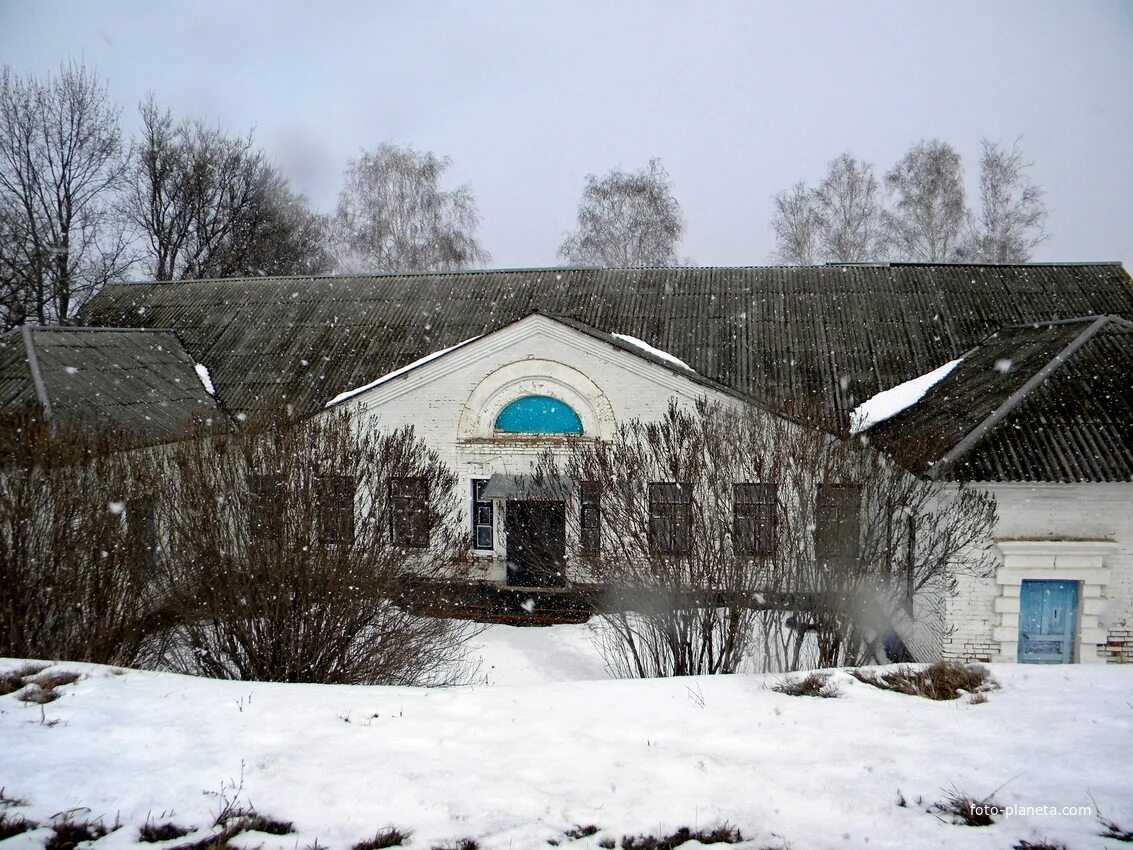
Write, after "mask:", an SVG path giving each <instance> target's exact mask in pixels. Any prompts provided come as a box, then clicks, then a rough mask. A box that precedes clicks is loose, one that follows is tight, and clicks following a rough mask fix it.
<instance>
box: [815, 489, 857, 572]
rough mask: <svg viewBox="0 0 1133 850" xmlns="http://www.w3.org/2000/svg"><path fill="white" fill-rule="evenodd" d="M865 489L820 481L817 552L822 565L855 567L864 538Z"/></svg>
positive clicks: (845, 567)
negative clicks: (863, 502)
mask: <svg viewBox="0 0 1133 850" xmlns="http://www.w3.org/2000/svg"><path fill="white" fill-rule="evenodd" d="M861 506H862V491H861V488H860V487H856V486H853V485H849V484H820V485H819V487H818V496H817V503H816V505H815V517H814V519H815V523H814V524H815V531H814V555H815V559H816V560H817V561H818V564H819V566H821V567H826V568H829V569H853V568H854V567H855V566H856V565H857V563H858V548H859V543H860V539H861V513H860V512H861Z"/></svg>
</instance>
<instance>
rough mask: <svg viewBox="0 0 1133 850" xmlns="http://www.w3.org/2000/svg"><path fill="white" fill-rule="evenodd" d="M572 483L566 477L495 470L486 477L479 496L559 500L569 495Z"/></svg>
mask: <svg viewBox="0 0 1133 850" xmlns="http://www.w3.org/2000/svg"><path fill="white" fill-rule="evenodd" d="M573 486H574V485H573V483H572V482H571V481H570V479H568V478H542V479H537V478H536V477H535V476H534V475H507V474H505V473H502V472H496V473H494V474H493V475H492V477H491V478H489V479H488V483H487V484H485V485H484V489H483V490H481V491H480V498H481V499H484V500H485V501H487V500H494V499H521V500H527V501H533V502H561V501H564V500H565V499H566V498H567V496H569V495H570V493H571V490H572V489H573Z"/></svg>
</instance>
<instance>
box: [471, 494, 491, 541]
mask: <svg viewBox="0 0 1133 850" xmlns="http://www.w3.org/2000/svg"><path fill="white" fill-rule="evenodd" d="M487 486H488V479H486V478H473V479H472V546H473V548H475V549H487V550H491V549H493V548H495V545H494V528H495V511H494V509H493V505H492V500H491V499H485V498H483V493H484V488H485V487H487Z"/></svg>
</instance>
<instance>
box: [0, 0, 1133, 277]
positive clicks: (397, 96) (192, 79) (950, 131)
mask: <svg viewBox="0 0 1133 850" xmlns="http://www.w3.org/2000/svg"><path fill="white" fill-rule="evenodd" d="M67 57H76V58H83V59H85V60H86V62H87V63H88V64H92V65H94V66H95V67H96V68H97V70H98V71H99V72H100V73H101V74H102V75H103V76H104V77H106V78H107V79H108V81H109V86H110V91H111V93H112V95H113V96H114V97H115V98H116V99H117V100H118V101H119V102H120V103H121V104H122V106H123V107H124V110H123V119H124V124H125V125H126V127H127V129H128V130H129V131H131V132H132V131H133V130H134V128H135V127H136V124H137V122H136V105H137V103H138V101H139V100H140V99H141V98H142V97H143V96H144V95H145V94H146V93H147V92H149V91H152V92H154V93H155V94H156V95H157V97H158V99H159V100H160V101H161V102H162V103H163V104H165V105H168V106H169V107H171V108H172V109H173V110H174V111H175V112H176V113H180V114H186V113H193V114H199V115H202V116H206V117H208V118H211V119H215V120H218V121H219V122H220V123H221V124H223V125H224V126H225V127H226V128H228V129H229V130H233V131H237V130H240V131H243V130H246V129H248V128H249V127H252V126H254V127H255V129H256V135H257V138H258V140H259V142H260V144H262V145H263V147H265V148H266V149H267V151H268V152H269V153H270V154H271V155H272V156H273V157H274V158H275V159H276V160H277V161H278V162H279V164H280V165H281V166H282V167H283V169H284V171H285V172H286V173H287V174H288V175H289V176H290V178H291V180H292V181H293V184H294V185H295V187H296V188H298V189H299V190H300V191H302V192H304V193H306V194H307V195H308V196H309V197H310V198H311V200H312V202H313V203H314V205H315V206H316V207H317V208H319V209H321V210H323V211H329V210H330V209H332V208H333V206H334V202H335V199H336V197H337V194H338V189H339V185H340V179H341V173H342V169H343V166H344V165H345V163H346V160H347V159H348V158H349V157H351V156H352V155H354V154H356V153H357V151H358V150H359V149H360V148H362V147H373V146H375V145H377V144H378V143H380V142H382V141H393V142H396V143H400V144H412V145H414V146H416V147H418V148H423V149H429V150H432V151H435V152H437V153H439V154H444V155H448V156H450V157H452V160H453V167H452V169H451V172H450V179H451V181H452V182H453V183H454V184H455V183H468V184H470V185H471V187H472V189H473V191H474V192H475V195H476V198H477V200H478V202H479V207H480V213H481V216H482V223H481V228H480V237H481V241H482V242H483V244H484V245H485V247H486V248H487V249H488V250H489V251H491V253H492V265H493V266H498V267H512V266H528V265H548V264H553V263H554V262H556V260H555V250H556V248H557V247H558V244H559V243H560V242H561V240H562V236H563V234H564V232H565V231H566V230H568V229H569V228H570V227H571V226H572V225H573V223H574V216H575V211H576V209H577V204H578V198H579V194H580V191H581V187H582V180H583V176H584V175H585V174H586V173H587V172H602V171H605V170H607V169H609V168H610V167H612V166H615V165H622V166H623V167H626V168H633V167H638V166H641V165H642V164H644V163H645V162H646V161H647V160H648V159H649V157H651V156H660V157H661V158H662V159H663V160H664V162H665V165H666V167H667V168H668V170H669V172H670V174H671V175H672V178H673V183H674V187H675V191H676V195H677V197H678V199H679V201H680V202H681V204H682V206H683V207H684V211H685V216H686V218H687V220H688V234H687V237H686V239H685V244H684V247H683V252H682V253H683V254H685V255H687V256H688V257H689V258H690V259H691V260H692V261H693V262H695V263H697V264H701V265H714V264H719V265H732V264H759V263H764V262H767V260H768V257H769V254H770V252H771V249H772V236H771V232H770V228H769V225H768V222H769V219H770V215H771V200H770V198H771V195H772V194H773V193H774V192H776V191H778V190H779V189H782V188H785V187H787V186H789V185H790V184H791V183H793V182H794V181H796V180H799V179H804V180H808V181H812V180H814V179H815V178H817V177H818V176H819V175H820V174H821V173H822V171H823V170H824V168H825V165H826V163H827V162H828V161H829V160H830V159H832V158H833V157H834V156H836V155H837V154H838V153H840V152H841V151H843V150H849V151H851V152H853V153H854V154H856V155H857V156H860V157H864V158H866V159H868V160H870V161H872V162H874V163H875V165H876V166H877V168H878V170H879V171H884V170H885V169H887V168H888V167H889V166H890V165H891V164H892V163H893V162H894V161H895V160H896V159H897V158H898V157H899V156H900V155H901V154H902V153H903V152H904V150H905V149H907V148H908V147H909V146H910V145H911V144H913V143H914V142H916V141H918V140H919V139H922V138H933V137H936V138H940V139H944V140H946V141H948V142H951V143H952V144H953V145H954V146H955V147H956V148H957V149H958V150H959V151H960V152H961V154H963V156H964V161H965V167H966V169H965V170H966V174H967V179H968V184H969V187H970V188H974V181H975V178H976V164H977V157H978V153H979V141H980V138H981V137H984V136H986V137H989V138H991V139H995V140H1001V141H1004V142H1010V141H1012V140H1013V139H1014V138H1015V137H1017V136H1021V137H1022V140H1023V148H1024V151H1025V153H1026V154H1027V155H1028V157H1029V158H1031V159H1033V160H1034V162H1035V166H1034V168H1033V169H1032V174H1033V177H1034V179H1035V180H1036V181H1037V182H1038V183H1039V184H1040V185H1042V186H1043V187H1044V188H1045V189H1046V190H1047V193H1048V194H1047V204H1048V207H1049V209H1050V222H1049V229H1050V231H1051V233H1052V236H1051V238H1050V239H1049V240H1048V241H1047V242H1046V243H1045V244H1044V245H1042V246H1041V247H1040V248H1039V250H1038V253H1037V255H1036V257H1035V259H1037V260H1123V261H1124V262H1125V264H1126V267H1127V268H1131V269H1133V2H1129V0H1112V2H1063V3H1042V2H995V3H990V2H972V3H968V2H944V3H942V2H939V0H933V2H924V3H918V2H896V3H888V2H884V3H883V2H874V3H865V2H862V3H849V2H839V3H754V2H752V3H713V2H698V3H680V2H648V3H647V2H623V3H616V4H614V3H606V2H601V3H568V2H553V3H552V2H546V3H543V2H531V0H525V1H524V2H514V3H510V2H481V3H475V4H473V3H408V2H405V3H400V4H393V3H377V2H366V3H363V2H357V3H355V2H328V3H322V4H315V3H310V4H301V3H266V2H264V3H257V2H200V1H199V0H194V2H185V3H176V4H174V3H157V2H153V0H148V1H147V2H114V3H108V2H97V0H85V2H50V3H47V2H40V3H32V2H22V0H0V62H3V63H5V64H9V65H12V66H13V67H14V68H16V69H17V70H20V71H36V72H45V71H49V70H52V69H53V68H55V67H57V65H58V63H59V61H60V60H61V59H64V58H67Z"/></svg>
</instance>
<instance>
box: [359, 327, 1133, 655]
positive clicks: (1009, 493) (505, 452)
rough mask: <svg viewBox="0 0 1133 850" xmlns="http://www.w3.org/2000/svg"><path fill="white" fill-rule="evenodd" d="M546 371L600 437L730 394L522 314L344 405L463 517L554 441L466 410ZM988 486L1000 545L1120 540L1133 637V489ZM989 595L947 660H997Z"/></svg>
mask: <svg viewBox="0 0 1133 850" xmlns="http://www.w3.org/2000/svg"><path fill="white" fill-rule="evenodd" d="M525 363H530V368H524V366H523V365H522V364H525ZM516 364H520V365H518V366H517V365H516ZM548 368H550V369H551V370H552V371H555V372H556V373H561V375H560V377H562V379H563V380H564V381H565V382H566V383H567V384H569V385H570V386H571V388H572V390H571V391H572V392H575V393H577V394H578V396H579V400H578V402H577V403H578V404H579V406H580V407H585V408H588V409H579V410H578V412H579V414H580V415H582V416H583V419H584V421H587V419H588V417H589V419H590V420H591V424H592V425H593V426H594V427H597V428H598V429H599V430H600V431H601V432H603V433H610V432H612V429H613V427H614V425H615V424H616V423H617V422H621V421H624V420H626V419H630V418H633V417H642V418H645V419H656V418H659V417H661V416H662V415H663V414H664V413H665V411H666V409H667V408H668V405H669V399H670V398H672V397H677V398H678V399H679V400H681V401H682V402H683V403H686V404H691V403H692V402H693V401H694V400H695V399H697V398H698V397H701V396H703V395H708V396H709V397H711V398H713V399H715V400H719V401H722V402H724V403H734V401H733V399H732V398H731V397H730V396H727V395H723V394H719V393H716V392H714V391H712V390H710V389H708V388H706V387H704V386H703V385H701V384H698V383H695V382H693V381H692V380H689V379H688V378H685V377H682V376H681V375H679V374H675V373H674V372H673V371H672V370H669V369H666V368H664V367H662V366H658V365H655V364H653V363H650V362H647V361H645V360H643V359H641V358H639V357H636V356H634V355H633V354H630V353H627V352H625V351H623V350H621V349H618V348H615V347H614V346H611V345H609V344H608V343H606V342H604V341H602V340H598V339H595V338H593V337H590V336H588V335H586V334H583V333H580V332H578V331H576V330H574V329H572V328H567V327H566V326H564V325H562V324H561V323H558V322H555V321H553V320H552V319H549V318H547V317H544V316H530V317H528V318H526V319H523V320H521V321H520V322H517V323H516V324H515V325H511V326H509V327H508V328H505V329H504V330H502V331H499V332H497V333H495V334H492V335H490V336H488V337H485V338H483V339H482V340H478V341H477V342H475V343H472V344H470V345H468V346H465V347H464V348H462V349H459V350H457V351H454V352H452V353H450V354H449V355H446V356H445V357H443V358H439V359H437V360H435V361H433V362H432V363H430V364H427V365H425V366H423V367H421V368H419V369H416V370H414V371H412V372H410V373H408V374H406V375H404V376H401V377H398V378H395V379H393V380H391V381H389V382H387V383H385V384H382V385H380V386H378V387H376V388H374V389H372V390H369V391H367V392H366V393H363V394H361V395H359V396H357V397H356V398H354V399H351V400H350V401H349V402H346V406H347V407H349V408H350V409H352V410H354V411H355V412H359V413H361V414H362V416H363V417H364V418H365V419H366V420H368V421H370V422H371V423H373V427H381V428H396V427H400V426H402V425H405V424H412V425H413V426H414V427H415V428H416V429H417V433H418V434H419V435H420V436H421V437H423V438H424V439H425V441H426V442H427V443H428V444H429V445H430V446H431V447H432V448H434V449H435V450H437V451H438V452H439V453H440V455H441V457H442V459H443V460H444V461H445V462H446V463H448V464H449V465H450V466H451V467H452V468H453V470H454V471H455V472H456V473H457V475H458V476H459V480H460V484H459V487H460V491H459V492H460V498H461V499H463V500H464V501H465V502H466V503H467V504H468V505H469V508H470V507H471V501H470V499H471V495H470V490H469V486H470V485H469V480H470V479H472V478H489V477H490V476H491V475H492V473H495V472H502V473H511V474H522V473H525V472H527V471H529V470H530V468H531V466H532V464H533V463H534V462H535V460H536V459H537V457H538V455H539V453H540V452H541V451H542V450H543V448H544V447H545V446H546V445H548V444H550V443H548V442H543V443H531V442H522V441H515V442H513V443H510V444H509V443H501V442H499V441H491V442H480V443H477V442H476V441H475V440H468V439H466V438H465V437H466V436H467V435H462V434H461V431H460V429H461V422H462V421H464V422H467V421H469V417H471V418H473V419H474V418H475V417H476V416H477V415H479V414H480V413H481V411H479V410H476V409H467V410H466V408H469V405H470V402H471V401H473V400H474V399H478V398H483V397H485V396H486V395H490V394H491V393H490V392H489V391H493V392H494V390H492V382H493V377H492V376H493V375H496V376H499V375H501V374H505V375H506V376H507V377H506V380H503V381H500V383H503V384H509V383H512V382H515V381H516V380H520V379H522V378H523V377H524V376H526V378H528V379H531V380H537V379H539V378H540V377H541V376H543V375H544V374H545V373H546V371H547V370H548ZM501 370H502V371H501ZM572 375H573V376H574V378H573V379H571V376H572ZM563 376H565V377H563ZM378 377H380V376H379V375H374V378H375V379H376V378H378ZM478 387H479V388H480V392H479V393H477V388H478ZM549 394H551V395H556V393H555V392H550V393H549ZM472 407H475V405H472ZM588 430H592V429H588ZM990 489H991V490H992V491H993V492H994V494H995V495H996V498H997V499H998V500H999V515H1000V519H999V526H998V530H997V538H999V539H1010V538H1044V537H1045V538H1048V539H1056V538H1062V539H1098V540H1115V541H1117V542H1118V547H1117V549H1116V551H1114V552H1113V553H1112V554H1111V555H1110V556H1107V559H1106V565H1107V566H1108V567H1109V568H1110V572H1111V581H1110V584H1109V587H1108V588H1107V590H1106V597H1107V600H1108V602H1107V603H1106V604H1107V610H1105V611H1104V612H1103V613H1102V622H1103V623H1104V624H1105V625H1106V626H1107V628H1109V629H1110V630H1111V631H1112V630H1120V629H1122V628H1133V484H1082V485H1049V484H1036V485H996V486H993V487H991V488H990ZM495 540H496V550H495V552H494V553H491V554H488V555H480V556H478V563H479V564H480V566H481V572H480V575H482V576H483V577H485V578H491V579H495V580H502V579H503V578H504V564H503V557H504V546H503V527H502V517H500V516H499V512H497V516H496V535H495ZM996 595H997V587H996V584H995V581H994V579H988V580H986V581H977V580H974V579H967V578H962V579H961V581H960V586H959V588H958V594H957V596H956V598H955V599H953V600H951V602H950V603H949V604H948V611H949V614H948V619H949V624H950V625H951V627H952V633H951V635H950V636H948V637H946V638H945V640H944V643H943V646H942V649H941V651H942V654H943V655H944V656H945V657H953V658H973V659H977V658H978V659H983V658H988V657H989V656H994V655H995V654H996V652H997V650H998V644H996V643H994V642H993V640H992V628H993V625H994V622H995V619H996V618H995V616H994V615H995V612H994V600H995V598H996Z"/></svg>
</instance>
